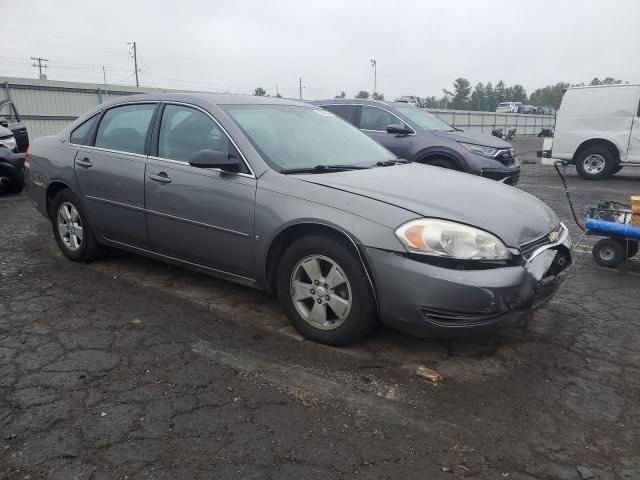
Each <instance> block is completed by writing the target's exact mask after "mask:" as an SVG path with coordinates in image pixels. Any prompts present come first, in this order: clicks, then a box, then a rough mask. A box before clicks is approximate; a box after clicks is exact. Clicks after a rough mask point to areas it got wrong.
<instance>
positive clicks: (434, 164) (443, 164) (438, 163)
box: [425, 158, 458, 170]
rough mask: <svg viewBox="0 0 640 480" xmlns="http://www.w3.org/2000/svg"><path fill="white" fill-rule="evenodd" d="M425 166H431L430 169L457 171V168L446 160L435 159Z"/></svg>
mask: <svg viewBox="0 0 640 480" xmlns="http://www.w3.org/2000/svg"><path fill="white" fill-rule="evenodd" d="M425 165H431V166H432V167H440V168H446V169H448V170H458V167H457V166H456V165H455V164H454V163H453V162H452V161H451V160H447V159H446V158H436V159H434V160H428V161H427V162H425Z"/></svg>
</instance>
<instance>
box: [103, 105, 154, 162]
mask: <svg viewBox="0 0 640 480" xmlns="http://www.w3.org/2000/svg"><path fill="white" fill-rule="evenodd" d="M155 108H156V105H155V104H143V105H123V106H121V107H114V108H111V109H109V110H107V111H106V113H105V114H104V116H103V117H102V120H101V121H100V126H99V127H98V133H97V134H96V143H95V146H96V147H99V148H108V149H109V150H117V151H119V152H129V153H139V154H144V143H145V140H146V138H147V130H149V124H150V123H151V117H152V116H153V112H154V110H155Z"/></svg>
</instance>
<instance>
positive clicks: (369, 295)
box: [276, 234, 378, 346]
mask: <svg viewBox="0 0 640 480" xmlns="http://www.w3.org/2000/svg"><path fill="white" fill-rule="evenodd" d="M344 244H345V242H344V241H341V240H340V239H338V238H336V237H334V236H332V235H326V234H314V235H309V236H305V237H302V238H300V239H299V240H297V241H295V242H294V243H292V244H291V245H290V246H289V248H287V250H286V251H285V252H284V255H283V256H282V259H281V261H280V266H279V268H278V272H277V287H276V288H277V292H278V300H279V302H280V304H281V306H282V308H283V309H284V311H285V313H286V315H287V318H288V319H289V321H290V322H291V325H293V327H294V328H295V329H296V330H298V332H300V333H301V334H302V335H303V336H304V337H305V338H307V339H309V340H313V341H315V342H318V343H323V344H325V345H334V346H339V345H345V344H348V343H352V342H355V341H357V340H360V339H361V338H363V337H364V336H366V335H367V334H368V333H369V332H370V331H371V330H373V328H374V327H375V326H376V325H377V323H378V319H377V312H376V304H375V299H374V296H373V292H372V291H371V287H370V284H369V279H368V277H367V275H366V272H365V270H364V267H363V265H362V262H361V261H360V259H359V258H358V257H357V256H356V255H355V254H354V253H353V252H352V251H351V250H350V249H349V248H348V247H347V246H345V245H344ZM332 269H333V270H332ZM308 272H310V273H308ZM331 272H332V273H331ZM332 279H333V281H332ZM294 285H297V287H294ZM321 302H322V303H321ZM334 308H335V309H334ZM314 317H315V318H314Z"/></svg>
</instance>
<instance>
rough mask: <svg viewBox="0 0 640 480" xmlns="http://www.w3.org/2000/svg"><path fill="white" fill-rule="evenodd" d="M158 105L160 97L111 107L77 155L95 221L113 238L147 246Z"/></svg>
mask: <svg viewBox="0 0 640 480" xmlns="http://www.w3.org/2000/svg"><path fill="white" fill-rule="evenodd" d="M156 108H157V103H137V104H124V105H119V106H115V107H111V108H109V109H108V110H106V111H105V112H104V113H103V114H102V116H101V118H100V119H99V124H98V126H97V129H94V131H93V132H92V134H91V136H92V137H93V138H91V139H89V140H88V141H86V142H84V143H85V145H82V146H80V148H79V149H78V152H77V153H76V158H75V171H76V178H77V181H78V184H79V186H80V192H81V194H82V196H83V199H84V203H85V205H86V207H87V209H88V210H89V216H90V218H91V221H92V223H93V226H94V227H95V228H96V229H97V230H98V232H100V234H102V235H103V236H104V237H105V238H106V239H107V240H111V241H113V242H117V243H121V244H125V245H129V246H133V247H138V248H143V249H148V248H149V240H148V236H147V227H146V217H145V212H144V207H145V206H144V176H145V168H146V160H147V155H146V145H147V144H148V136H149V135H150V125H151V121H152V118H153V117H154V113H155V110H156ZM79 128H80V127H79ZM72 135H73V134H72Z"/></svg>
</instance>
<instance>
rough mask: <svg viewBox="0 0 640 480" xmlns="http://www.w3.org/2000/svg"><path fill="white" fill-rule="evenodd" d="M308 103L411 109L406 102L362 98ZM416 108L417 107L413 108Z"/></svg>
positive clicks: (332, 99) (333, 99)
mask: <svg viewBox="0 0 640 480" xmlns="http://www.w3.org/2000/svg"><path fill="white" fill-rule="evenodd" d="M309 103H312V104H314V105H340V104H344V105H373V106H378V107H384V106H387V107H412V105H411V104H410V103H407V102H387V101H385V100H366V99H362V98H352V99H351V98H331V99H326V100H313V101H311V102H309ZM415 108H418V107H415Z"/></svg>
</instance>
